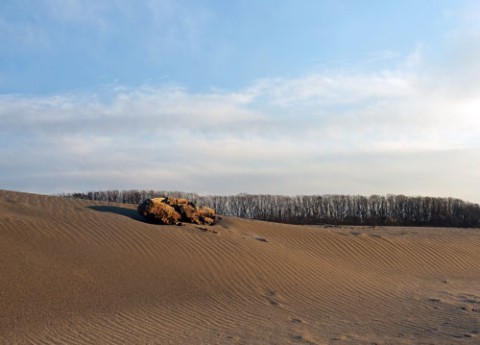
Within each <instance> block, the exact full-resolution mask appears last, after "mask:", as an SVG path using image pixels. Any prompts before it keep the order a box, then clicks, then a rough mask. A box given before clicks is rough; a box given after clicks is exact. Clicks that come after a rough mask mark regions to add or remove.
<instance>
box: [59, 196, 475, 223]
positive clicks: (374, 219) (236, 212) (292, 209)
mask: <svg viewBox="0 0 480 345" xmlns="http://www.w3.org/2000/svg"><path fill="white" fill-rule="evenodd" d="M63 196H66V197H71V198H80V199H88V200H98V201H108V202H117V203H127V204H139V203H140V202H141V201H143V200H145V199H147V198H153V197H176V198H186V199H188V200H191V201H192V202H194V203H195V204H198V205H202V206H208V207H212V208H214V209H215V210H216V211H217V213H219V214H222V215H227V216H236V217H242V218H251V219H258V220H265V221H272V222H280V223H289V224H309V225H313V224H334V225H402V226H442V227H480V206H479V205H478V204H473V203H469V202H465V201H463V200H460V199H455V198H437V197H420V196H413V197H412V196H405V195H386V196H382V195H371V196H360V195H299V196H281V195H252V194H238V195H229V196H222V195H207V196H200V195H198V194H196V193H184V192H167V191H153V190H123V191H121V190H107V191H94V192H87V193H70V194H64V195H63Z"/></svg>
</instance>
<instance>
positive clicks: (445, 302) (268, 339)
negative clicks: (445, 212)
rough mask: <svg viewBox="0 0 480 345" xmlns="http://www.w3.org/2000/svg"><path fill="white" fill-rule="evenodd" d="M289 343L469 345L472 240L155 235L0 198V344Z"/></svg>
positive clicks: (477, 263)
mask: <svg viewBox="0 0 480 345" xmlns="http://www.w3.org/2000/svg"><path fill="white" fill-rule="evenodd" d="M262 239H263V240H262ZM290 343H291V344H480V230H475V229H433V228H366V227H365V228H364V227H338V228H336V227H306V226H293V225H283V224H274V223H267V222H260V221H253V220H242V219H236V218H230V217H223V218H222V219H221V220H220V221H219V224H218V225H215V226H213V227H202V226H197V225H185V226H181V227H178V226H159V225H152V224H148V223H145V222H143V221H142V220H141V219H139V218H138V216H137V214H136V211H135V206H131V205H122V204H106V203H99V202H91V201H82V200H73V199H64V198H59V197H48V196H40V195H34V194H25V193H15V192H8V191H0V344H290Z"/></svg>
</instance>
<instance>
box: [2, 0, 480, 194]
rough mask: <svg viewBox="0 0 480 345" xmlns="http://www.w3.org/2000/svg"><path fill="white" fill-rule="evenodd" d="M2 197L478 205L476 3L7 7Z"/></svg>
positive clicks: (479, 30) (15, 1)
mask: <svg viewBox="0 0 480 345" xmlns="http://www.w3.org/2000/svg"><path fill="white" fill-rule="evenodd" d="M0 47H1V49H0V157H1V160H0V188H1V189H13V190H20V191H29V192H40V193H60V192H72V191H87V190H99V189H113V188H114V189H131V188H135V189H136V188H142V189H143V188H147V189H161V190H181V191H186V192H197V193H200V194H210V193H215V194H236V193H241V192H247V193H269V194H364V195H369V194H387V193H395V194H407V195H431V196H452V197H459V198H463V199H466V200H469V201H473V202H480V63H479V61H480V4H479V2H477V1H454V0H451V1H444V0H435V1H434V0H426V1H410V0H407V1H377V0H371V1H355V0H350V1H346V0H344V1H342V0H339V1H326V0H323V1H321V0H317V1H314V0H303V1H293V0H284V1H272V0H264V1H246V0H243V1H242V0H232V1H214V0H211V1H207V0H204V1H193V0H176V1H174V0H159V1H153V0H145V1H128V0H117V1H107V0H105V1H93V0H92V1H89V0H83V1H81V0H39V1H27V0H23V1H19V0H3V1H1V2H0Z"/></svg>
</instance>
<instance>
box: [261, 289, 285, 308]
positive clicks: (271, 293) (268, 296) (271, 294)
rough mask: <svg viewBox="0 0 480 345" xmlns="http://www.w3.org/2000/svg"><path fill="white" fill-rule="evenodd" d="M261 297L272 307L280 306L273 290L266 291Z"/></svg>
mask: <svg viewBox="0 0 480 345" xmlns="http://www.w3.org/2000/svg"><path fill="white" fill-rule="evenodd" d="M263 297H264V298H265V299H266V300H267V302H268V303H269V304H270V305H272V306H274V307H278V306H281V303H280V298H279V296H278V294H277V292H276V291H275V290H268V291H267V292H266V293H265V294H263Z"/></svg>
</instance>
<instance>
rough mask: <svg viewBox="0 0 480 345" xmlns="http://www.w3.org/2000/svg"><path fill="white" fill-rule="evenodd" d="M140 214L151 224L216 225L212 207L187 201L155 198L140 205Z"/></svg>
mask: <svg viewBox="0 0 480 345" xmlns="http://www.w3.org/2000/svg"><path fill="white" fill-rule="evenodd" d="M138 213H140V214H141V215H142V216H144V217H145V218H147V219H148V220H149V221H150V222H153V223H159V224H179V223H181V222H185V223H194V224H207V225H214V224H215V223H216V221H217V220H216V215H215V210H214V209H212V208H210V207H196V206H195V205H194V204H193V203H192V202H190V201H188V200H187V199H180V198H153V199H146V200H144V201H143V202H142V203H140V204H139V205H138Z"/></svg>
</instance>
